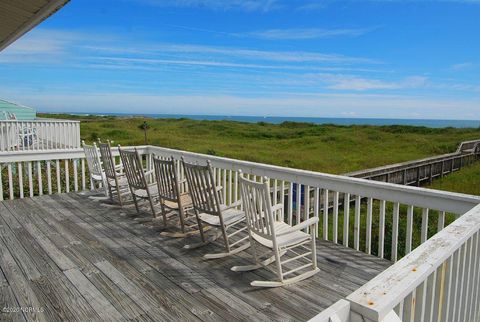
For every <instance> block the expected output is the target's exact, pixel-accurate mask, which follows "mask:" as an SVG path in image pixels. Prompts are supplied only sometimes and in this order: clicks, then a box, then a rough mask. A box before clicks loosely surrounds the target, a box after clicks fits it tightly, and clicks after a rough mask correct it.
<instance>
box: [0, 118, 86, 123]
mask: <svg viewBox="0 0 480 322" xmlns="http://www.w3.org/2000/svg"><path fill="white" fill-rule="evenodd" d="M0 123H80V121H78V120H63V119H35V120H0Z"/></svg>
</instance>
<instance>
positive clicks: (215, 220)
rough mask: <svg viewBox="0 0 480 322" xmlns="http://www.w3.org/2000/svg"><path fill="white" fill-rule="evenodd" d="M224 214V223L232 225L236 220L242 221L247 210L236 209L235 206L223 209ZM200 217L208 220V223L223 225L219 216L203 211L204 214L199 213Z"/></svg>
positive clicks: (205, 220)
mask: <svg viewBox="0 0 480 322" xmlns="http://www.w3.org/2000/svg"><path fill="white" fill-rule="evenodd" d="M222 215H223V223H224V224H225V225H230V224H232V223H234V222H237V221H240V220H242V219H243V218H245V212H243V210H239V209H234V208H230V209H227V210H224V211H222ZM198 217H199V218H200V219H201V220H202V221H204V222H206V223H208V224H210V225H212V226H220V225H221V224H220V217H219V216H216V215H210V214H206V213H202V214H199V215H198Z"/></svg>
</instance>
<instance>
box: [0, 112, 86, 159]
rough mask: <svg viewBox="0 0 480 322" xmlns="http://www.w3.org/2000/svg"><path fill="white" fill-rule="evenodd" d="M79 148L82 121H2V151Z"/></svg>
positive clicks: (0, 127)
mask: <svg viewBox="0 0 480 322" xmlns="http://www.w3.org/2000/svg"><path fill="white" fill-rule="evenodd" d="M79 147H80V121H72V120H54V119H37V120H31V121H19V120H5V121H4V120H1V121H0V151H25V150H49V149H76V148H79Z"/></svg>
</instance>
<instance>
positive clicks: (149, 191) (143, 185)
mask: <svg viewBox="0 0 480 322" xmlns="http://www.w3.org/2000/svg"><path fill="white" fill-rule="evenodd" d="M118 151H119V152H120V158H121V159H122V164H123V167H124V171H125V175H126V177H127V181H128V186H129V187H130V192H131V194H132V198H133V202H134V204H135V209H136V210H137V213H140V208H139V206H138V201H137V199H146V200H148V202H149V204H150V208H151V210H152V215H153V218H154V219H156V218H157V212H156V210H155V201H154V199H158V187H157V183H156V182H151V183H149V182H148V181H147V176H150V175H153V171H154V170H150V171H144V169H143V166H142V159H141V157H140V154H138V151H137V149H135V151H126V150H122V149H121V147H120V145H119V146H118ZM163 223H164V225H166V224H167V218H166V217H165V216H163Z"/></svg>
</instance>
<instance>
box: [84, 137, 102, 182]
mask: <svg viewBox="0 0 480 322" xmlns="http://www.w3.org/2000/svg"><path fill="white" fill-rule="evenodd" d="M82 146H83V151H84V152H85V158H86V159H87V165H88V170H89V171H90V174H91V175H95V176H99V177H103V169H102V163H101V161H100V156H99V154H98V150H97V145H96V144H95V143H93V145H87V144H85V142H82Z"/></svg>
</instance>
